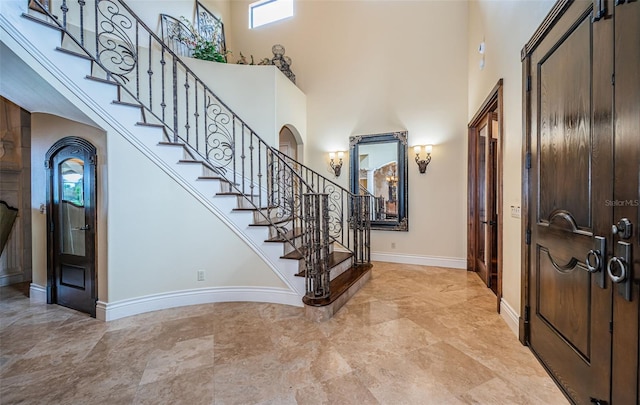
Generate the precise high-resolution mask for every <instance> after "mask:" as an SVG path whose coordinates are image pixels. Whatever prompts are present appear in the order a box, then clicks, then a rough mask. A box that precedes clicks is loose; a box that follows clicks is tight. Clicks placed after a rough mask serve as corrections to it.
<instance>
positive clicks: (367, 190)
mask: <svg viewBox="0 0 640 405" xmlns="http://www.w3.org/2000/svg"><path fill="white" fill-rule="evenodd" d="M358 153H359V156H358V163H359V165H360V166H359V167H360V176H359V181H360V190H359V194H362V195H369V196H371V199H372V200H374V203H373V204H372V205H373V207H372V208H373V210H372V213H373V216H372V218H373V219H376V220H385V219H394V220H395V219H397V218H398V148H397V145H393V144H387V143H379V144H371V145H362V146H360V148H358Z"/></svg>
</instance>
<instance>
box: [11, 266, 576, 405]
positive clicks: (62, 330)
mask: <svg viewBox="0 0 640 405" xmlns="http://www.w3.org/2000/svg"><path fill="white" fill-rule="evenodd" d="M26 291H28V285H26V286H25V285H22V286H21V287H20V288H16V287H14V286H11V287H0V403H2V404H3V405H5V404H56V405H58V404H74V405H76V404H89V403H96V404H109V405H112V404H116V405H117V404H182V403H184V404H189V405H191V404H242V405H246V404H265V405H267V404H269V405H288V404H292V405H293V404H301V405H307V404H310V405H314V404H331V405H333V404H345V405H346V404H349V405H351V404H354V405H361V404H390V405H396V404H411V405H413V404H419V405H423V404H426V405H430V404H434V405H461V404H467V405H468V404H483V405H484V404H487V405H491V404H505V405H510V404H514V405H516V404H517V405H520V404H528V403H531V404H533V403H536V404H538V403H544V404H553V405H556V404H557V405H561V404H567V401H566V399H564V397H563V396H562V394H561V392H560V391H559V390H558V388H557V387H556V386H555V384H554V382H553V381H552V380H551V379H550V378H549V376H548V375H547V374H546V372H545V371H544V369H543V368H542V367H541V366H540V364H539V363H538V362H537V360H536V359H535V357H534V356H533V355H532V354H531V352H530V351H529V350H528V349H527V348H526V347H524V346H522V345H521V344H520V342H519V341H518V339H517V338H516V337H515V336H514V335H513V333H512V332H511V330H510V329H509V328H508V327H507V325H506V324H505V322H504V321H503V320H502V318H501V317H500V315H498V314H497V313H496V312H495V303H496V298H495V295H493V294H492V293H491V291H490V290H488V289H487V288H486V287H485V286H484V285H483V284H482V282H481V281H480V280H479V278H478V277H477V275H476V274H470V273H467V272H466V271H464V270H452V269H445V268H441V267H427V266H418V265H404V264H391V263H374V270H373V277H372V279H371V281H370V282H369V283H367V284H366V285H365V286H364V287H363V289H362V290H361V291H359V292H358V293H357V294H356V295H355V297H353V298H352V299H351V301H350V302H348V303H347V304H346V305H345V306H344V307H343V308H342V309H341V310H340V311H338V313H337V314H336V315H335V316H334V318H332V319H330V320H329V321H327V322H323V323H319V324H318V323H313V322H310V321H308V320H306V318H305V317H304V312H303V310H302V309H301V308H298V307H289V306H283V305H275V304H260V303H220V304H207V305H195V306H189V307H182V308H174V309H169V310H164V311H156V312H151V313H147V314H141V315H137V316H132V317H129V318H125V319H120V320H116V321H113V322H108V323H103V322H99V321H96V320H95V319H92V318H89V317H88V316H86V315H84V314H81V313H78V312H76V311H72V310H70V309H68V308H63V307H59V306H56V305H46V304H39V303H31V302H30V301H29V299H28V298H27V297H26V295H25V292H26Z"/></svg>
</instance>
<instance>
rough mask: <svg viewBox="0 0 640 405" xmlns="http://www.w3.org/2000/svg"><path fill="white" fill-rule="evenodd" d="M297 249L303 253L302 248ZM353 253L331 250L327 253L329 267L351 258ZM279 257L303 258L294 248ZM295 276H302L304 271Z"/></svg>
mask: <svg viewBox="0 0 640 405" xmlns="http://www.w3.org/2000/svg"><path fill="white" fill-rule="evenodd" d="M299 250H301V251H302V253H304V250H305V249H304V248H300V249H299ZM351 256H353V253H351V252H331V253H329V268H330V269H332V268H334V267H336V266H337V265H339V264H340V263H342V262H344V261H345V260H347V259H349V258H351ZM280 258H281V259H293V260H301V259H303V258H304V256H302V254H301V253H300V252H298V251H297V250H294V251H293V252H289V253H287V254H286V255H284V256H280ZM296 276H300V277H304V272H300V273H297V274H296Z"/></svg>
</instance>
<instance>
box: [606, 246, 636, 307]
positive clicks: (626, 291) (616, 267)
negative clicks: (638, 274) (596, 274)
mask: <svg viewBox="0 0 640 405" xmlns="http://www.w3.org/2000/svg"><path fill="white" fill-rule="evenodd" d="M630 264H631V244H630V243H627V242H622V241H620V242H618V246H617V256H613V257H612V258H611V259H609V262H608V263H607V273H608V274H609V278H610V279H611V281H612V282H613V283H615V284H617V285H618V294H620V295H622V296H623V297H624V299H625V300H627V301H631V296H632V290H631V286H632V282H633V277H632V275H631V274H630V273H631V267H630Z"/></svg>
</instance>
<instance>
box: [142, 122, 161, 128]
mask: <svg viewBox="0 0 640 405" xmlns="http://www.w3.org/2000/svg"><path fill="white" fill-rule="evenodd" d="M136 125H140V126H142V127H154V128H164V125H162V124H154V123H151V122H142V121H139V122H136Z"/></svg>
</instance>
